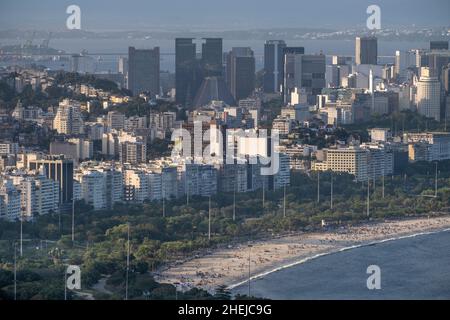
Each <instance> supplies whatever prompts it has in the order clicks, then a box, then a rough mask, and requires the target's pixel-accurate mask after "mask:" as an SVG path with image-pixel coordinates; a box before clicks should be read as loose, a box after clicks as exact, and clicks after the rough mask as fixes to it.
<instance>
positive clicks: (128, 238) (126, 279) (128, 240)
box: [125, 223, 130, 300]
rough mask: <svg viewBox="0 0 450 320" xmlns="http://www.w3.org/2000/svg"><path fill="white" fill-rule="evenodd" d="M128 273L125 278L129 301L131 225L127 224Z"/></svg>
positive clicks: (126, 293) (126, 298)
mask: <svg viewBox="0 0 450 320" xmlns="http://www.w3.org/2000/svg"><path fill="white" fill-rule="evenodd" d="M127 227H128V235H127V273H126V278H125V300H128V274H129V272H130V223H127Z"/></svg>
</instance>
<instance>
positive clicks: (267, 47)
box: [263, 40, 286, 93]
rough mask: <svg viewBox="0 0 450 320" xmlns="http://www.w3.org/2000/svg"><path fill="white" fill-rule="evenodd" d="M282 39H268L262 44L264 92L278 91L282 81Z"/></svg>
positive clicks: (283, 43) (283, 45)
mask: <svg viewBox="0 0 450 320" xmlns="http://www.w3.org/2000/svg"><path fill="white" fill-rule="evenodd" d="M284 48H286V43H285V42H284V41H283V40H268V41H266V43H265V44H264V84H263V88H264V92H267V93H274V92H280V86H281V84H282V83H283V59H284V57H283V50H284Z"/></svg>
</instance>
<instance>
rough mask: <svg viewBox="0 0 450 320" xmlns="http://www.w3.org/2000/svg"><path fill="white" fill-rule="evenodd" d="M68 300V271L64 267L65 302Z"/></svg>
mask: <svg viewBox="0 0 450 320" xmlns="http://www.w3.org/2000/svg"><path fill="white" fill-rule="evenodd" d="M65 300H67V269H65V267H64V301H65Z"/></svg>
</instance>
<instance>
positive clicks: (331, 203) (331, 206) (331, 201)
mask: <svg viewBox="0 0 450 320" xmlns="http://www.w3.org/2000/svg"><path fill="white" fill-rule="evenodd" d="M330 187H331V192H330V196H331V198H330V208H331V209H333V175H331V185H330Z"/></svg>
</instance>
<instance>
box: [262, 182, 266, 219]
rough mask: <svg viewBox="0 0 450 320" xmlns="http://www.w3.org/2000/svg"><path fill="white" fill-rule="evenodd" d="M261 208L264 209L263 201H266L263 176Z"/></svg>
mask: <svg viewBox="0 0 450 320" xmlns="http://www.w3.org/2000/svg"><path fill="white" fill-rule="evenodd" d="M262 189H263V190H262V208H263V211H264V207H265V202H266V184H265V180H264V178H263V184H262Z"/></svg>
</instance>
